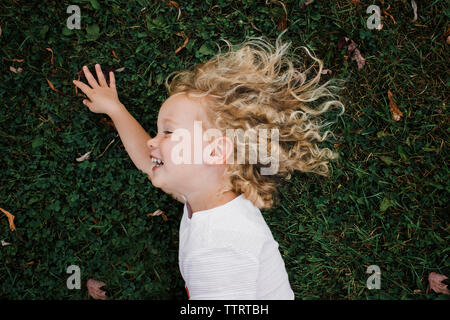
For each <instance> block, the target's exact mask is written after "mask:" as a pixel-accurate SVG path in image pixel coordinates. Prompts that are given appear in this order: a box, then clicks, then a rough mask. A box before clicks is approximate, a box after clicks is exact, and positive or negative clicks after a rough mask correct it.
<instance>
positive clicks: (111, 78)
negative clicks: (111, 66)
mask: <svg viewBox="0 0 450 320" xmlns="http://www.w3.org/2000/svg"><path fill="white" fill-rule="evenodd" d="M109 87H110V88H114V89H115V88H116V78H115V77H114V72H112V71H110V72H109Z"/></svg>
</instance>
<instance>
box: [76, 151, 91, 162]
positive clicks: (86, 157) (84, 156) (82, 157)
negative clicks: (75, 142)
mask: <svg viewBox="0 0 450 320" xmlns="http://www.w3.org/2000/svg"><path fill="white" fill-rule="evenodd" d="M91 153H92V150H91V151H89V152H86V153H85V154H83V155H82V156H81V157H79V158H77V159H76V160H77V161H78V162H83V161H85V160H88V159H89V158H90V157H91Z"/></svg>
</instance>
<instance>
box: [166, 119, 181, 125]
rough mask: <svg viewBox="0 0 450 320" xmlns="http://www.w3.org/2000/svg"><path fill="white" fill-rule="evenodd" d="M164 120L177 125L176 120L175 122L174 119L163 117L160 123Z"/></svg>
mask: <svg viewBox="0 0 450 320" xmlns="http://www.w3.org/2000/svg"><path fill="white" fill-rule="evenodd" d="M166 122H170V123H172V124H175V125H179V123H178V122H176V121H175V120H172V119H170V118H165V119H164V120H162V123H166Z"/></svg>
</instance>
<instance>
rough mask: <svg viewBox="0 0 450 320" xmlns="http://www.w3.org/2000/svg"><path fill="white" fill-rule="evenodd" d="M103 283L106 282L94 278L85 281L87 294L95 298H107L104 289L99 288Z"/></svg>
mask: <svg viewBox="0 0 450 320" xmlns="http://www.w3.org/2000/svg"><path fill="white" fill-rule="evenodd" d="M105 284H106V283H104V282H101V281H98V280H95V279H89V280H88V281H87V283H86V286H87V289H88V293H89V295H90V296H91V297H92V298H94V299H95V300H106V299H108V297H107V296H106V291H103V290H102V289H100V288H101V287H103V286H104V285H105Z"/></svg>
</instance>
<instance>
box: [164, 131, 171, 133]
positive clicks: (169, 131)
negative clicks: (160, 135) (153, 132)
mask: <svg viewBox="0 0 450 320" xmlns="http://www.w3.org/2000/svg"><path fill="white" fill-rule="evenodd" d="M164 133H167V134H171V133H172V132H170V131H164Z"/></svg>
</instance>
